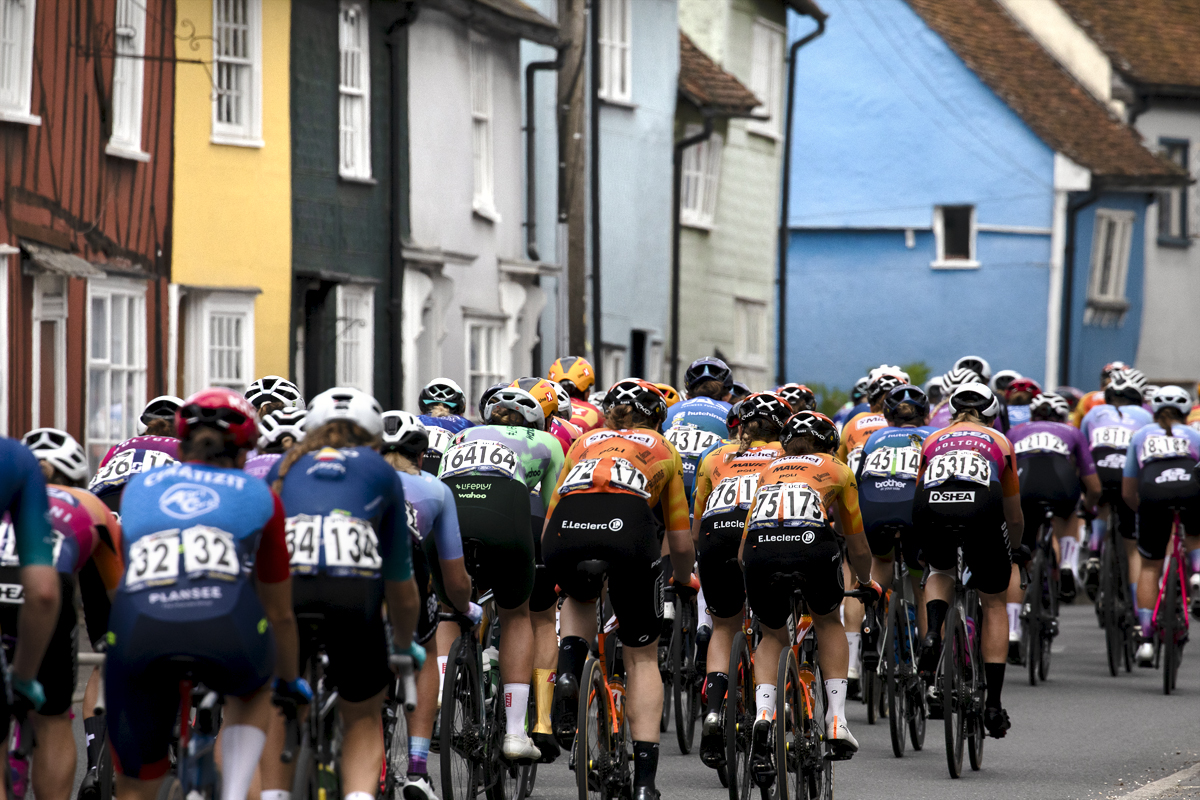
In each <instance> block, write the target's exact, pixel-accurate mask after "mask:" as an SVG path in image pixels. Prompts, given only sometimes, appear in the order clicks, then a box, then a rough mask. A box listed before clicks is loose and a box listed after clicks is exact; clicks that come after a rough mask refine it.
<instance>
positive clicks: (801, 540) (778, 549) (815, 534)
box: [742, 525, 846, 628]
mask: <svg viewBox="0 0 1200 800" xmlns="http://www.w3.org/2000/svg"><path fill="white" fill-rule="evenodd" d="M742 560H743V561H744V562H745V564H746V600H747V601H749V603H750V609H751V610H752V611H753V612H754V615H755V616H756V617H758V618H759V620H761V621H762V624H763V625H765V626H766V627H768V628H782V627H783V626H784V625H786V624H787V619H788V615H789V614H791V613H792V592H793V591H794V590H796V589H799V590H800V591H802V592H803V593H804V602H805V603H807V604H808V607H809V609H810V610H811V611H812V612H813V613H814V614H820V615H824V614H831V613H833V612H834V611H836V610H837V608H838V606H839V605H841V602H842V597H843V596H844V594H845V591H846V579H845V576H844V575H843V574H842V547H841V544H839V542H838V537H837V535H836V534H835V533H834V532H833V529H832V528H830V527H829V526H828V525H826V526H824V527H821V528H790V527H783V526H779V527H771V528H759V529H757V530H752V531H749V532H748V533H747V534H746V548H745V550H743V551H742ZM778 573H783V574H791V573H798V574H799V575H800V576H801V578H800V581H799V583H798V584H797V583H796V582H794V581H793V580H791V579H785V578H780V577H777V574H778Z"/></svg>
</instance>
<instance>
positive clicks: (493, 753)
mask: <svg viewBox="0 0 1200 800" xmlns="http://www.w3.org/2000/svg"><path fill="white" fill-rule="evenodd" d="M502 698H503V687H502V686H501V685H500V684H499V683H497V685H496V693H495V695H494V696H493V697H492V699H491V700H490V701H485V707H486V706H488V705H490V706H491V708H490V709H489V713H488V715H487V718H486V722H485V727H484V742H485V743H486V751H485V752H486V760H485V761H484V770H483V785H484V787H485V789H484V794H485V795H486V796H487V800H520V794H519V792H520V790H521V772H520V765H519V764H515V763H512V762H510V761H508V760H507V759H505V758H504V753H503V746H504V732H505V730H506V724H505V722H506V721H505V716H506V714H507V712H506V710H505V707H504V703H503V701H502Z"/></svg>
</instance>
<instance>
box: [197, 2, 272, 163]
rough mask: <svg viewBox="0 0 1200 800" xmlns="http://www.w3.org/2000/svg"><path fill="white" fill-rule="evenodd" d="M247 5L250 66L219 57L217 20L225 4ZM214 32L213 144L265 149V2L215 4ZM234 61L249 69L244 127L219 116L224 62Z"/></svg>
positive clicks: (247, 60) (236, 60)
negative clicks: (263, 9) (263, 47)
mask: <svg viewBox="0 0 1200 800" xmlns="http://www.w3.org/2000/svg"><path fill="white" fill-rule="evenodd" d="M238 2H245V4H246V24H247V33H246V50H247V53H248V55H247V57H246V58H245V59H244V61H245V62H246V63H242V62H243V59H233V58H231V57H227V56H221V55H218V53H217V38H218V32H217V18H218V8H219V7H220V6H221V5H222V4H226V5H228V4H230V3H238ZM212 31H213V49H212V65H213V90H212V133H211V135H210V136H209V141H210V142H211V143H212V144H220V145H231V146H234V147H262V146H263V145H264V143H263V140H262V98H263V92H262V67H263V59H262V0H213V6H212ZM227 60H228V61H230V62H231V63H236V64H237V65H238V66H242V67H246V68H248V69H249V73H250V74H249V78H248V79H247V82H246V93H245V99H246V109H245V111H246V121H245V122H244V123H242V124H233V123H229V122H222V121H221V120H220V114H219V112H218V106H219V104H220V99H221V98H220V95H219V93H218V91H217V83H218V74H219V72H220V68H221V65H222V62H224V61H227Z"/></svg>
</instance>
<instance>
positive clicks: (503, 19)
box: [422, 0, 560, 46]
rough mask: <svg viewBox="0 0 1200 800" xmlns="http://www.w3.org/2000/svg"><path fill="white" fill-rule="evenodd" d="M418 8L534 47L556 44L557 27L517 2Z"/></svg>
mask: <svg viewBox="0 0 1200 800" xmlns="http://www.w3.org/2000/svg"><path fill="white" fill-rule="evenodd" d="M422 5H428V6H430V7H432V8H438V9H441V10H442V11H445V12H447V13H448V14H452V15H453V16H456V17H458V18H459V19H465V20H467V21H468V22H472V23H478V24H480V25H482V26H483V27H484V28H486V29H490V30H492V31H496V32H499V33H505V34H509V35H511V36H519V37H520V38H522V39H529V40H530V41H532V42H537V43H538V44H548V45H552V46H557V45H558V44H560V42H559V36H558V25H556V24H554V23H553V22H551V21H550V20H548V19H546V18H545V17H543V16H542V15H541V14H539V13H538V12H536V11H534V10H533V9H532V8H531V7H529V6H528V5H526V4H525V3H523V2H521V0H422Z"/></svg>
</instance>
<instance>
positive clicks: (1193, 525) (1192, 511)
mask: <svg viewBox="0 0 1200 800" xmlns="http://www.w3.org/2000/svg"><path fill="white" fill-rule="evenodd" d="M1193 466H1194V464H1193V463H1192V462H1191V460H1190V459H1186V458H1169V459H1163V460H1161V461H1151V462H1150V463H1148V464H1146V465H1145V466H1143V467H1142V474H1141V477H1140V478H1139V480H1138V498H1139V500H1140V502H1139V504H1138V510H1137V543H1138V552H1139V553H1141V554H1142V557H1143V558H1147V559H1150V560H1152V561H1158V560H1160V559H1162V558H1164V557H1165V556H1166V554H1167V543H1168V542H1169V541H1170V539H1171V528H1172V526H1173V525H1174V522H1175V513H1176V511H1178V513H1179V521H1180V522H1182V523H1183V527H1184V530H1185V531H1186V532H1187V533H1189V534H1191V535H1193V536H1194V535H1197V534H1200V485H1198V483H1197V476H1196V475H1195V474H1194V473H1193V471H1192V468H1193Z"/></svg>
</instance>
